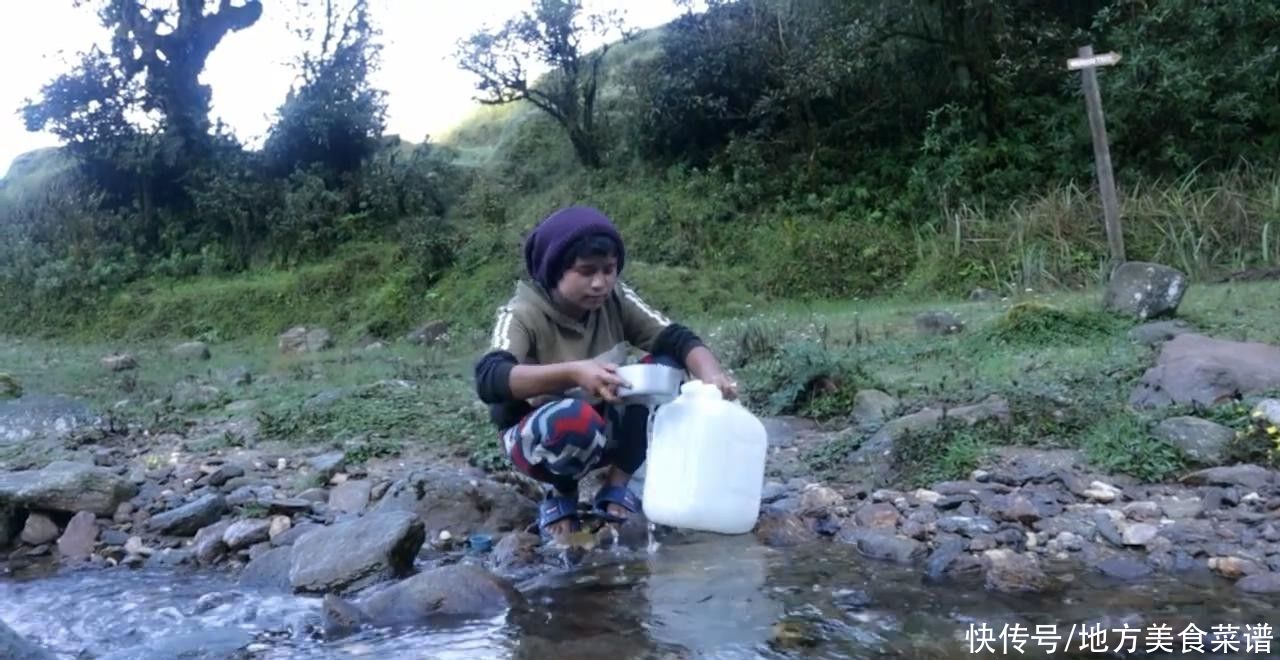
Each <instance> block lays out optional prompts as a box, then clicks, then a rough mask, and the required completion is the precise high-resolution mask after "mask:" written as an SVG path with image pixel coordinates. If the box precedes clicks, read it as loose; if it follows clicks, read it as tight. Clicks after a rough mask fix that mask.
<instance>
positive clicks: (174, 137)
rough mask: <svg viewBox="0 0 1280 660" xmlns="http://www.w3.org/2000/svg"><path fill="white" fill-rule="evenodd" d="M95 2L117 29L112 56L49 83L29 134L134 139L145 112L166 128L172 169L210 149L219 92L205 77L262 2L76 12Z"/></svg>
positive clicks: (188, 2) (191, 0) (79, 140)
mask: <svg viewBox="0 0 1280 660" xmlns="http://www.w3.org/2000/svg"><path fill="white" fill-rule="evenodd" d="M89 4H99V5H100V6H99V10H98V17H99V19H100V20H101V22H102V25H103V26H104V27H106V28H108V29H110V30H111V31H112V38H111V52H110V54H106V53H102V52H101V51H98V50H97V49H94V50H92V51H90V52H89V53H88V54H86V55H84V57H83V61H82V62H81V64H80V65H79V66H77V67H76V68H75V70H73V71H71V72H70V73H67V74H63V75H62V76H59V77H58V78H57V79H55V80H54V81H53V82H51V83H49V84H48V85H46V86H45V87H44V89H43V90H41V91H42V94H41V96H42V98H41V100H40V101H38V102H37V101H30V100H29V101H28V102H27V104H26V106H25V107H24V109H23V114H24V119H25V120H26V125H27V129H28V130H33V131H34V130H41V129H49V130H50V131H52V132H53V133H54V134H55V135H58V136H59V137H61V138H63V139H64V140H66V141H67V142H69V143H71V144H86V143H92V142H96V141H99V140H100V139H101V138H103V137H107V136H120V135H122V134H126V133H129V132H130V130H129V129H128V127H127V123H126V118H127V116H128V115H130V114H133V113H135V112H137V113H138V114H146V115H149V116H150V118H152V119H153V120H156V122H157V123H158V124H159V126H160V128H161V129H162V131H163V133H164V135H165V137H166V138H167V140H166V145H165V147H166V148H165V152H166V153H167V155H168V161H169V162H170V163H179V162H182V161H183V160H184V159H186V158H189V157H190V156H192V155H195V154H197V153H199V152H201V151H202V150H203V149H205V148H207V147H208V146H209V143H210V139H209V129H210V123H209V106H210V101H211V99H212V93H211V91H210V89H209V86H208V85H204V84H202V83H201V82H200V73H201V72H202V71H204V66H205V62H206V61H207V60H208V58H209V54H210V53H212V52H213V50H214V48H216V47H217V46H218V43H219V42H221V41H222V38H223V37H225V36H226V35H227V34H228V33H229V32H233V31H238V30H243V29H245V28H248V27H249V26H251V25H253V24H254V23H256V22H257V21H258V19H259V18H260V17H261V16H262V4H261V3H260V2H259V0H245V2H244V3H243V4H240V5H235V4H232V0H218V2H217V4H216V7H215V8H214V10H213V11H211V12H207V11H206V5H207V4H208V3H207V2H206V1H205V0H177V2H176V6H174V5H172V4H168V3H166V4H164V5H163V6H152V5H154V3H148V2H147V1H146V0H96V1H95V0H75V6H76V7H82V6H85V5H89Z"/></svg>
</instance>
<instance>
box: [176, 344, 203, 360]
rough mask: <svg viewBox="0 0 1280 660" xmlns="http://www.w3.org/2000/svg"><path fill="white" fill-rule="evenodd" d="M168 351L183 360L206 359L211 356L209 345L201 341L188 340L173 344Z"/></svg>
mask: <svg viewBox="0 0 1280 660" xmlns="http://www.w3.org/2000/svg"><path fill="white" fill-rule="evenodd" d="M170 352H171V353H172V354H173V356H174V357H176V358H181V359H183V360H208V359H209V358H210V357H211V354H210V353H209V345H208V344H206V343H204V342H202V341H189V342H185V343H182V344H178V345H177V346H174V347H173V348H172V349H171V350H170Z"/></svg>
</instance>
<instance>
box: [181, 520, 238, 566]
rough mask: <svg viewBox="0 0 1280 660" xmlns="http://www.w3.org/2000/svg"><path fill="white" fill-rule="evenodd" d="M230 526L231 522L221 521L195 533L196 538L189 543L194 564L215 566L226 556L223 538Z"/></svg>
mask: <svg viewBox="0 0 1280 660" xmlns="http://www.w3.org/2000/svg"><path fill="white" fill-rule="evenodd" d="M231 524H232V521H230V520H223V521H220V522H217V523H214V524H212V525H209V526H208V527H204V528H201V529H200V531H198V532H196V538H195V540H193V541H192V542H191V549H192V552H193V553H194V554H195V559H196V563H198V564H200V565H202V566H208V565H211V564H215V563H217V561H218V560H219V559H222V557H223V556H224V555H226V554H227V550H228V549H229V548H227V542H226V540H225V537H226V535H227V530H228V529H230V528H231Z"/></svg>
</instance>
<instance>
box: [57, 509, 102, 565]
mask: <svg viewBox="0 0 1280 660" xmlns="http://www.w3.org/2000/svg"><path fill="white" fill-rule="evenodd" d="M97 543H98V519H97V517H95V516H94V515H93V514H92V513H89V512H88V511H81V512H80V513H77V514H76V515H74V516H72V517H71V522H69V523H67V529H66V530H65V531H63V532H62V536H61V537H60V538H59V539H58V554H59V555H61V556H62V558H63V559H64V560H66V561H83V560H85V559H88V558H89V555H92V554H93V548H94V546H95V545H96V544H97Z"/></svg>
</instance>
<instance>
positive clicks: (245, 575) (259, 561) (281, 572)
mask: <svg viewBox="0 0 1280 660" xmlns="http://www.w3.org/2000/svg"><path fill="white" fill-rule="evenodd" d="M292 567H293V548H290V547H282V548H272V549H270V550H268V551H266V552H265V553H262V554H260V555H258V556H257V557H254V558H252V559H250V560H249V563H248V564H246V565H245V567H244V570H242V571H241V572H240V578H239V583H240V585H241V586H243V587H248V588H251V589H270V590H273V591H282V592H286V593H287V592H289V591H291V590H292V589H293V585H292V584H291V583H290V582H289V570H290V569H291V568H292Z"/></svg>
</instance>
